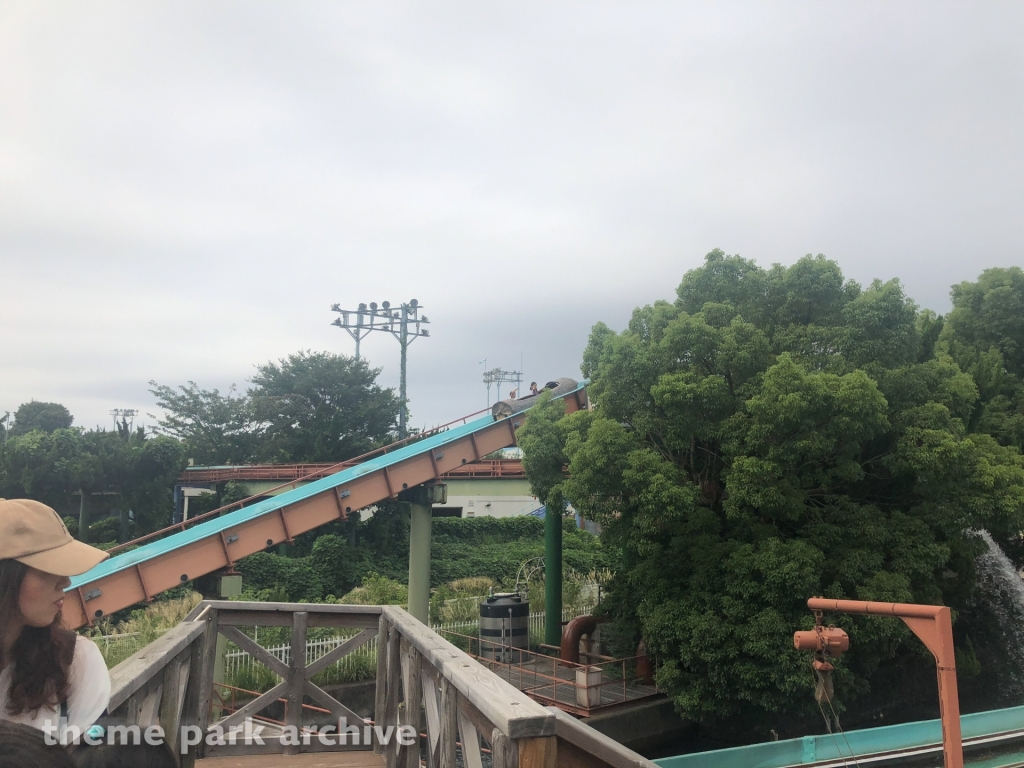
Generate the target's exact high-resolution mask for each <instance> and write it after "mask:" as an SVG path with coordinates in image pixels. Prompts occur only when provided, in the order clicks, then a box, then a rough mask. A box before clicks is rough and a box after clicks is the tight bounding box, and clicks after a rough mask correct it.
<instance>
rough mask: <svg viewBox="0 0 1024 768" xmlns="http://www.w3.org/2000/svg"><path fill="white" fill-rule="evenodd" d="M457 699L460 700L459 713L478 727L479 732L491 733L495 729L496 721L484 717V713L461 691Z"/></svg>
mask: <svg viewBox="0 0 1024 768" xmlns="http://www.w3.org/2000/svg"><path fill="white" fill-rule="evenodd" d="M456 701H457V702H458V708H459V715H462V716H465V717H466V719H468V720H469V722H471V723H472V724H473V725H474V726H475V727H476V730H477V732H478V733H479V734H481V735H483V734H485V733H486V734H490V733H491V732H492V731H494V730H495V726H494V723H492V722H491V721H490V720H488V719H487V718H486V717H484V715H483V713H482V712H481V711H480V710H479V709H477V708H476V707H474V706H473V704H472V702H470V700H469V699H467V698H466V697H465V696H463V695H462V694H461V693H459V695H458V697H457V699H456ZM499 730H500V729H499Z"/></svg>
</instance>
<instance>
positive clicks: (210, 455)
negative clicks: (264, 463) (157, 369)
mask: <svg viewBox="0 0 1024 768" xmlns="http://www.w3.org/2000/svg"><path fill="white" fill-rule="evenodd" d="M149 385H150V387H151V389H150V390H149V391H150V392H151V393H152V394H153V395H155V396H156V399H157V403H156V404H157V405H158V406H160V407H161V408H163V409H164V412H165V416H164V417H163V418H162V419H160V421H159V429H160V431H161V432H162V433H163V434H165V435H168V436H170V437H174V438H176V439H178V440H180V441H181V442H182V443H183V444H184V445H185V450H186V453H187V455H188V458H190V459H194V460H195V462H196V463H197V464H200V465H216V464H245V463H248V462H251V461H253V460H254V459H255V456H256V453H257V451H258V446H259V443H260V441H261V439H262V425H260V424H259V423H258V422H257V421H256V420H255V419H254V418H253V416H252V409H251V405H250V403H249V398H248V396H247V395H244V394H243V395H239V394H236V391H235V386H234V385H233V384H232V385H231V387H229V388H228V392H227V394H226V395H222V394H221V393H220V390H217V389H212V390H209V389H201V388H200V387H199V385H197V384H196V383H195V382H194V381H190V382H189V383H188V384H186V385H182V386H179V387H177V388H174V387H170V386H167V385H166V384H157V383H156V382H155V381H151V382H149Z"/></svg>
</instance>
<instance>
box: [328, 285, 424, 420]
mask: <svg viewBox="0 0 1024 768" xmlns="http://www.w3.org/2000/svg"><path fill="white" fill-rule="evenodd" d="M421 309H423V305H422V304H420V303H419V302H418V301H417V300H416V299H410V300H409V302H408V303H406V304H402V305H401V307H400V308H399V309H397V310H393V309H392V308H391V302H390V301H382V302H381V303H380V306H378V305H377V302H375V301H371V302H370V304H369V306H367V305H366V304H359V305H358V308H357V309H355V310H351V309H342V308H341V305H340V304H335V305H333V306H332V307H331V311H332V312H337V313H338V314H339V315H340V317H336V318H334V322H333V323H331V325H335V326H337V327H338V328H344V329H345V330H346V331H348V334H349V335H350V336H351V337H352V338H353V339H354V340H355V342H356V360H358V359H359V342H360V341H362V340H363V339H364V338H366V337H367V336H368V335H369V334H370V332H371V331H387V332H388V333H390V334H391V335H392V336H394V337H395V338H396V339H398V344H399V346H401V348H402V363H401V373H400V377H399V394H398V397H399V400H400V401H401V410H400V411H399V412H398V437H399V439H401V438H404V437H405V436H406V433H407V421H408V399H407V397H406V368H407V362H408V352H409V345H410V344H412V343H413V341H415V340H416V338H417V337H419V336H429V335H430V331H429V330H428V329H426V328H423V327H422V326H424V325H429V324H430V321H429V320H428V319H427V316H426V315H421V314H420V310H421Z"/></svg>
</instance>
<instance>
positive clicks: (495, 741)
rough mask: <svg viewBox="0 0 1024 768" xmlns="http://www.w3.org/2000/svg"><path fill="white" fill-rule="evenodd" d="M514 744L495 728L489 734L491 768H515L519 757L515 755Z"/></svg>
mask: <svg viewBox="0 0 1024 768" xmlns="http://www.w3.org/2000/svg"><path fill="white" fill-rule="evenodd" d="M515 745H516V743H515V742H514V741H512V739H510V738H509V737H508V736H506V735H505V734H504V733H502V732H501V731H499V730H498V729H497V728H495V729H494V730H493V731H492V732H491V766H492V768H517V766H518V765H519V756H518V754H515Z"/></svg>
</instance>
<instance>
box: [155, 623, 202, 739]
mask: <svg viewBox="0 0 1024 768" xmlns="http://www.w3.org/2000/svg"><path fill="white" fill-rule="evenodd" d="M193 645H194V643H193ZM191 667H192V648H191V647H189V648H186V649H185V650H184V651H182V652H181V653H180V654H179V655H178V658H177V659H175V660H174V662H172V663H171V664H170V665H168V667H167V671H166V672H164V691H166V692H167V695H166V696H164V698H163V701H161V702H160V725H161V727H162V728H163V729H164V733H165V734H166V738H167V746H168V747H170V750H171V752H172V753H174V754H175V755H179V754H180V750H179V743H178V742H179V740H180V738H181V724H182V717H183V713H184V711H185V707H186V701H185V692H186V690H187V688H188V678H189V671H190V669H191Z"/></svg>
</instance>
